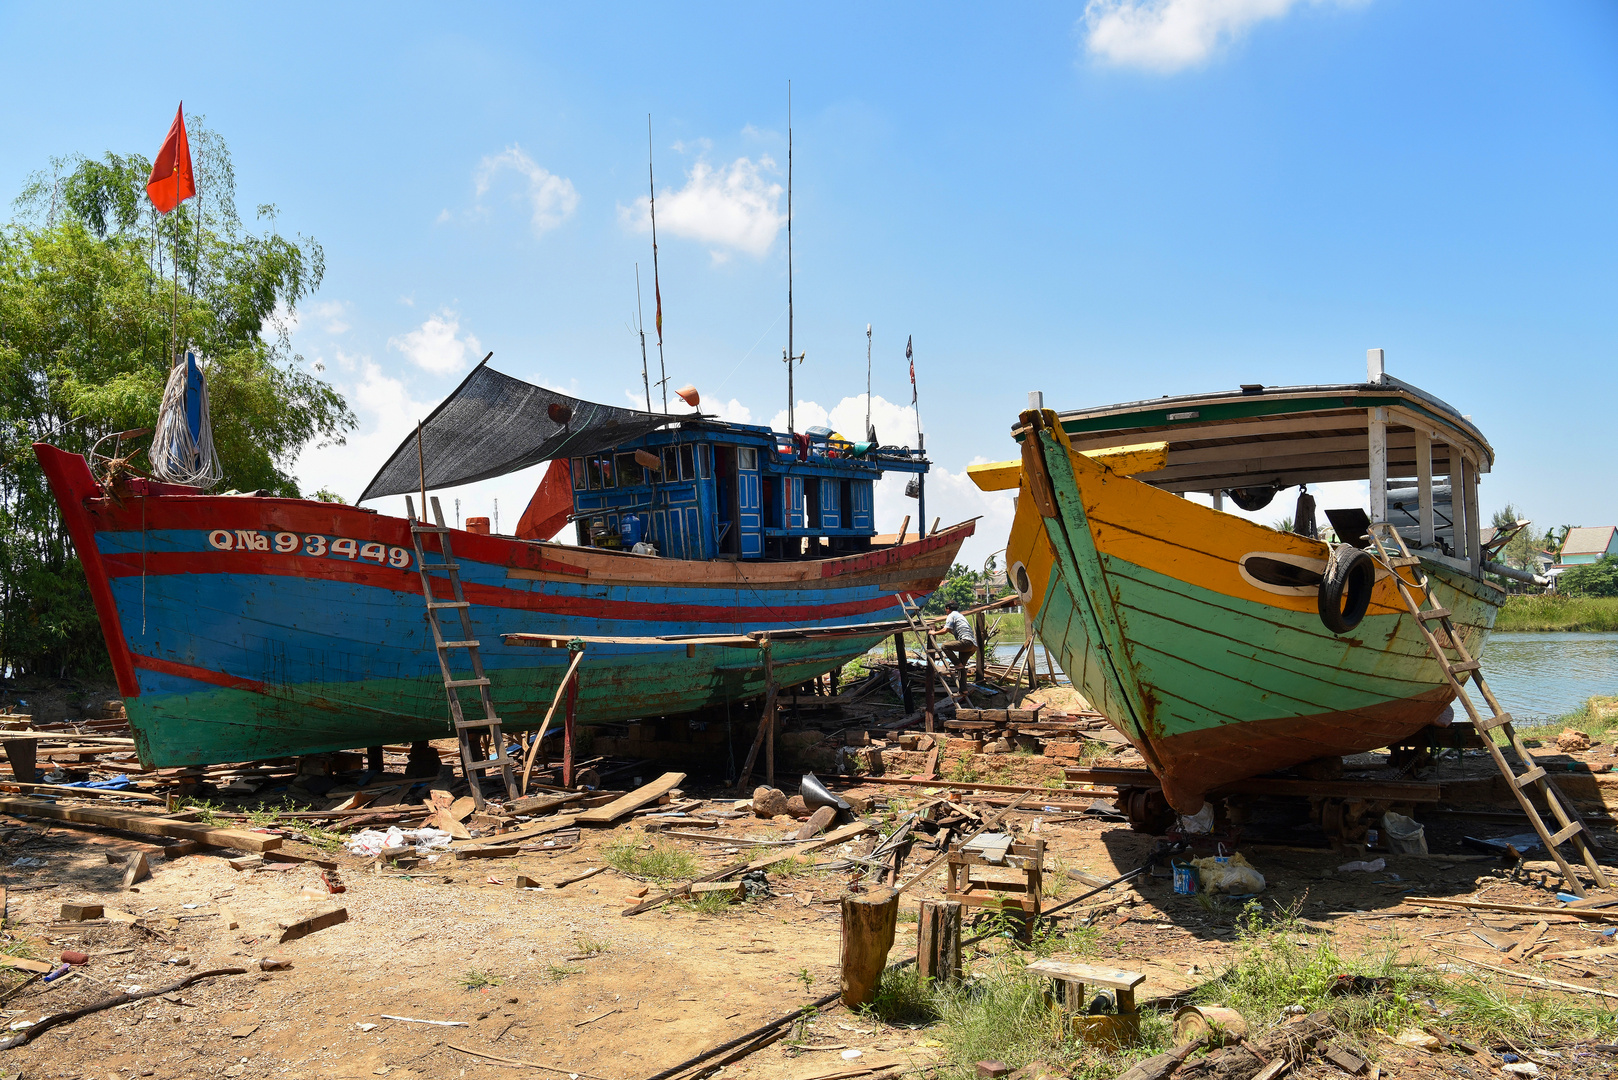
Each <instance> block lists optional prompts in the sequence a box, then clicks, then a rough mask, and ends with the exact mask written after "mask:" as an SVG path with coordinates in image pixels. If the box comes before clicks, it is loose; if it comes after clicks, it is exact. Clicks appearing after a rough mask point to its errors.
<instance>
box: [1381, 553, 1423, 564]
mask: <svg viewBox="0 0 1618 1080" xmlns="http://www.w3.org/2000/svg"><path fill="white" fill-rule="evenodd" d="M1388 565H1389V566H1420V565H1421V560H1420V559H1418V558H1416V557H1415V556H1414V555H1394V556H1393V557H1391V558H1389V559H1388Z"/></svg>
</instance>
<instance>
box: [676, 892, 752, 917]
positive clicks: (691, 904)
mask: <svg viewBox="0 0 1618 1080" xmlns="http://www.w3.org/2000/svg"><path fill="white" fill-rule="evenodd" d="M675 906H676V907H679V908H683V909H684V910H686V911H689V912H691V913H692V914H694V915H724V914H725V913H727V912H728V911H730V909H731V908H733V907H738V906H739V904H738V902H737V901H736V900H735V899H733V898H732V896H731V894H730V893H703V894H701V895H700V896H698V897H697V898H696V899H695V900H693V899H691V897H689V896H686V897H684V898H682V899H680V900H678V901H676V902H675Z"/></svg>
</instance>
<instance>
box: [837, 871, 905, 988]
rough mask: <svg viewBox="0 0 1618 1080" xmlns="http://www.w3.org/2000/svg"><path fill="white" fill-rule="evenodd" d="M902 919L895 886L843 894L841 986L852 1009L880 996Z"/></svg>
mask: <svg viewBox="0 0 1618 1080" xmlns="http://www.w3.org/2000/svg"><path fill="white" fill-rule="evenodd" d="M898 920H899V894H898V893H896V892H894V891H893V890H891V889H878V890H873V891H872V892H869V893H866V894H864V895H862V896H845V897H843V974H842V983H841V988H842V991H843V1004H844V1005H847V1006H848V1007H849V1008H850V1009H856V1008H858V1007H859V1006H861V1005H869V1004H870V1003H871V1002H872V1001H875V1000H876V991H877V987H878V986H879V985H880V984H881V982H882V969H883V968H885V967H887V964H888V950H889V949H892V948H893V931H894V926H895V925H896V924H897V922H898Z"/></svg>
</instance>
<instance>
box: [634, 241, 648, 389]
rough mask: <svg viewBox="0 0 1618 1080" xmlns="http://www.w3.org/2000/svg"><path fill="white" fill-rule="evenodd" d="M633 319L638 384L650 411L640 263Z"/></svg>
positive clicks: (637, 272)
mask: <svg viewBox="0 0 1618 1080" xmlns="http://www.w3.org/2000/svg"><path fill="white" fill-rule="evenodd" d="M635 320H636V321H637V322H638V323H640V325H639V326H637V327H636V328H635V329H636V331H638V332H639V334H640V384H641V385H642V386H644V387H645V388H646V411H647V412H651V411H652V384H651V383H650V382H648V381H647V380H648V379H650V378H651V376H650V375H648V374H647V373H646V312H644V311H643V310H641V306H640V263H636V264H635Z"/></svg>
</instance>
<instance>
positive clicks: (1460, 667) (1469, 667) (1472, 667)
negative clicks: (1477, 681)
mask: <svg viewBox="0 0 1618 1080" xmlns="http://www.w3.org/2000/svg"><path fill="white" fill-rule="evenodd" d="M1482 666H1483V664H1482V663H1480V662H1479V661H1477V660H1465V661H1462V662H1461V663H1459V664H1445V665H1444V667H1445V669H1446V670H1448V671H1449V673H1450V674H1451V675H1453V674H1455V673H1456V672H1457V671H1476V670H1477V669H1478V668H1480V667H1482Z"/></svg>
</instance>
